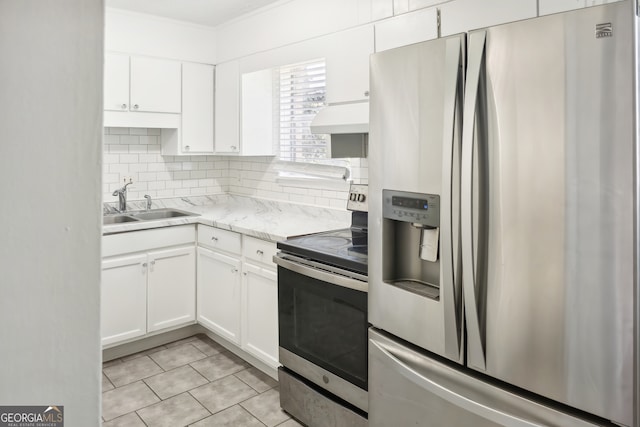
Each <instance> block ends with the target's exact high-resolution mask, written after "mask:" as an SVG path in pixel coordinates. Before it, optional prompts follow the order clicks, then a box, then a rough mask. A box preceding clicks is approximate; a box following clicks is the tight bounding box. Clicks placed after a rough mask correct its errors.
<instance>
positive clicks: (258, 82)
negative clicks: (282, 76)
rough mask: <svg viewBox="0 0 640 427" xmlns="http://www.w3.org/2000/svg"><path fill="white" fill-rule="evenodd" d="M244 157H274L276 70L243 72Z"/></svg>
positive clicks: (242, 150) (242, 146) (242, 118)
mask: <svg viewBox="0 0 640 427" xmlns="http://www.w3.org/2000/svg"><path fill="white" fill-rule="evenodd" d="M241 122H242V127H241V129H242V133H241V135H242V145H241V152H242V155H243V156H273V155H274V154H275V153H274V149H273V70H271V69H267V70H260V71H254V72H253V73H245V74H243V75H242V116H241Z"/></svg>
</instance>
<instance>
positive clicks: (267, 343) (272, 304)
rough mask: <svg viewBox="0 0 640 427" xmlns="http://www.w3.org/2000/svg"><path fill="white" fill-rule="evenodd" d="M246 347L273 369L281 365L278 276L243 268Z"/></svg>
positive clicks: (266, 270) (255, 267) (243, 312)
mask: <svg viewBox="0 0 640 427" xmlns="http://www.w3.org/2000/svg"><path fill="white" fill-rule="evenodd" d="M242 274H243V287H242V288H243V307H242V314H243V322H242V324H243V326H244V328H243V333H242V347H243V348H244V349H245V350H246V351H247V352H249V353H251V354H252V355H253V356H255V357H257V358H258V359H260V360H262V361H263V362H265V363H266V364H267V365H269V366H271V367H272V368H277V367H278V365H279V363H278V274H277V273H276V271H275V270H271V269H267V268H262V267H258V266H256V265H252V264H249V263H245V264H244V265H243V273H242Z"/></svg>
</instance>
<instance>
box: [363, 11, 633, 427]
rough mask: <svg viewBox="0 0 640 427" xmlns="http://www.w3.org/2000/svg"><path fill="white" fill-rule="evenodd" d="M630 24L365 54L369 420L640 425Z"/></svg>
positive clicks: (498, 33) (519, 32) (588, 15)
mask: <svg viewBox="0 0 640 427" xmlns="http://www.w3.org/2000/svg"><path fill="white" fill-rule="evenodd" d="M636 27H637V17H636V14H635V7H634V5H633V4H632V3H631V1H624V2H618V3H613V4H609V5H605V6H599V7H591V8H587V9H582V10H578V11H573V12H568V13H563V14H556V15H550V16H546V17H540V18H536V19H531V20H526V21H520V22H515V23H510V24H505V25H500V26H495V27H491V28H486V29H481V30H476V31H472V32H470V33H468V34H461V35H456V36H451V37H447V38H441V39H437V40H433V41H429V42H425V43H419V44H415V45H410V46H406V47H402V48H398V49H393V50H389V51H384V52H380V53H376V54H374V55H372V57H371V99H370V133H369V141H370V150H369V151H370V153H369V174H370V177H369V206H370V211H369V321H370V323H372V325H373V328H372V329H371V330H370V333H369V424H370V425H371V426H389V425H398V426H400V425H402V426H404V425H424V426H432V427H438V426H446V427H455V426H474V427H475V426H499V425H507V426H586V425H624V426H640V423H639V421H638V416H639V414H638V406H640V405H639V403H638V402H639V400H638V399H639V398H638V369H639V366H638V357H639V354H638V280H637V271H636V270H637V269H636V266H637V260H638V235H637V233H638V218H639V216H638V200H639V198H638V191H639V190H638V187H639V185H638V182H640V181H639V179H638V178H639V176H640V174H639V173H638V167H639V166H638V165H639V163H638V161H637V156H638V148H639V147H638V140H637V123H638V120H637V111H638V110H637V83H636V81H637V74H638V73H637V60H636V58H637V52H636V50H637V47H636V43H635V41H636V40H637V39H638V38H637V29H636Z"/></svg>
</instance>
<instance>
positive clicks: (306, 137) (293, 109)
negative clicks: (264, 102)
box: [278, 58, 329, 162]
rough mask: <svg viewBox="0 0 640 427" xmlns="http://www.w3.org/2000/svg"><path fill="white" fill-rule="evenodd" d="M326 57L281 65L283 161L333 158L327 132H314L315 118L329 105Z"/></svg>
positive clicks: (281, 143)
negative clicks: (327, 98) (311, 125)
mask: <svg viewBox="0 0 640 427" xmlns="http://www.w3.org/2000/svg"><path fill="white" fill-rule="evenodd" d="M325 74H326V67H325V60H324V58H323V59H316V60H313V61H307V62H301V63H298V64H291V65H287V66H283V67H280V81H279V92H280V97H279V105H278V109H279V111H280V123H279V129H280V132H279V134H280V135H279V137H280V160H285V161H291V162H315V161H318V160H324V159H327V158H328V157H329V152H328V147H327V141H328V136H327V135H314V134H312V133H311V131H310V129H309V125H310V124H311V120H313V117H314V116H315V115H316V113H317V112H318V111H319V110H320V109H321V108H322V107H324V105H325V87H326V78H325Z"/></svg>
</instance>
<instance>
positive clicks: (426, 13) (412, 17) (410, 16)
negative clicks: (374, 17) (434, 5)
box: [375, 9, 438, 52]
mask: <svg viewBox="0 0 640 427" xmlns="http://www.w3.org/2000/svg"><path fill="white" fill-rule="evenodd" d="M375 33H376V52H382V51H383V50H387V49H394V48H396V47H401V46H406V45H409V44H413V43H419V42H423V41H426V40H431V39H435V38H436V37H438V14H437V11H436V10H435V9H423V10H419V11H417V12H413V13H406V14H404V15H400V16H396V17H394V18H390V19H386V20H384V21H382V22H379V23H377V24H376V25H375Z"/></svg>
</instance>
